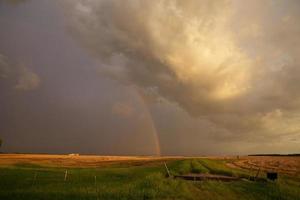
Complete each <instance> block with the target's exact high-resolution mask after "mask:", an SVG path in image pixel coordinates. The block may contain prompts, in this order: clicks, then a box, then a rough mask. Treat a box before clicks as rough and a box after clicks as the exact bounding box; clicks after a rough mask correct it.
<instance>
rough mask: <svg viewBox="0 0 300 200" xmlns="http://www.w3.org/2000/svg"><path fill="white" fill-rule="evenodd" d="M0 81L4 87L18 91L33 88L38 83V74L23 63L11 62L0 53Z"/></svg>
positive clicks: (35, 87)
mask: <svg viewBox="0 0 300 200" xmlns="http://www.w3.org/2000/svg"><path fill="white" fill-rule="evenodd" d="M0 81H1V82H2V84H4V85H6V87H10V88H11V89H16V90H19V91H30V90H35V89H37V88H38V87H39V85H40V78H39V76H38V75H37V74H36V73H34V72H33V71H32V70H31V69H29V68H28V67H26V66H25V65H23V64H15V63H12V62H11V61H10V60H9V59H8V58H7V57H6V56H4V55H1V54H0Z"/></svg>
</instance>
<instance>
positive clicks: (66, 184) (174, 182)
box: [0, 159, 300, 200]
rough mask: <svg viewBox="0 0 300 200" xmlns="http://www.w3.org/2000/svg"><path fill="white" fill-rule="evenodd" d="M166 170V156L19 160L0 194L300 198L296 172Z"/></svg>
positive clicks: (190, 165)
mask: <svg viewBox="0 0 300 200" xmlns="http://www.w3.org/2000/svg"><path fill="white" fill-rule="evenodd" d="M167 164H168V167H169V168H170V171H171V173H173V174H184V173H191V172H193V173H199V172H201V173H218V174H227V175H244V176H247V175H248V172H247V171H243V170H237V169H232V168H229V167H227V166H226V165H225V164H226V162H225V161H222V160H218V161H217V160H209V159H193V160H180V161H170V162H168V163H167ZM66 170H67V176H66ZM165 175H166V171H165V168H164V165H163V163H162V162H160V161H157V162H155V163H153V162H152V163H145V164H144V165H140V166H133V165H131V164H130V163H128V164H124V163H123V164H113V165H109V166H102V167H99V168H89V169H87V168H69V169H67V168H58V167H45V166H39V165H36V164H28V163H18V164H17V165H13V166H6V167H1V168H0V177H1V178H0V199H6V200H10V199H13V200H21V199H32V200H34V199H72V200H76V199H105V200H107V199H114V200H115V199H133V200H134V199H200V200H201V199H214V200H215V199H233V200H234V199H247V200H249V199H250V200H251V199H258V200H260V199H266V200H268V199H270V200H271V199H272V200H273V199H286V200H297V199H300V179H299V178H296V177H294V178H292V177H287V176H280V178H279V180H278V181H276V182H271V181H268V182H252V181H246V180H241V181H234V182H219V181H203V182H195V181H184V180H180V179H172V178H166V177H165ZM65 176H66V181H65Z"/></svg>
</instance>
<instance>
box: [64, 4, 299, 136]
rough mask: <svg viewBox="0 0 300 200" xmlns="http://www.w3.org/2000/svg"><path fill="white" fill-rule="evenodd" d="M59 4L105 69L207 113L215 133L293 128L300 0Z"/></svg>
mask: <svg viewBox="0 0 300 200" xmlns="http://www.w3.org/2000/svg"><path fill="white" fill-rule="evenodd" d="M65 7H66V9H65V16H66V18H67V19H66V23H67V26H68V29H69V31H70V33H71V34H72V35H73V37H75V38H76V39H77V40H78V42H79V43H80V45H81V46H83V47H84V48H85V49H87V50H88V51H89V52H90V53H91V55H93V56H94V57H97V58H98V59H99V60H100V64H99V65H101V66H100V67H99V68H100V71H101V72H102V74H104V75H105V76H107V75H109V76H110V77H111V78H113V79H115V80H118V81H120V83H126V84H132V85H135V86H137V87H139V88H140V89H141V91H142V92H143V93H144V94H146V95H144V96H146V98H147V95H148V96H149V94H150V96H152V97H153V95H154V96H155V97H156V98H157V99H160V98H163V99H165V100H167V101H169V102H172V103H174V104H176V105H177V106H179V107H180V108H181V109H183V110H185V111H186V112H188V113H189V115H190V116H192V117H195V118H205V120H207V121H209V123H211V124H213V126H215V128H216V129H217V130H219V131H217V132H219V134H217V135H218V136H219V137H222V135H223V134H224V132H229V133H230V135H232V133H233V135H234V138H240V137H242V138H243V137H247V138H248V137H249V135H253V137H254V138H256V137H261V136H262V135H263V136H264V137H266V138H268V140H270V139H272V138H277V137H278V136H279V135H282V136H283V137H284V136H287V137H288V135H289V134H292V133H294V137H299V134H298V131H299V130H300V126H299V125H298V119H299V108H300V105H299V103H300V99H299V98H300V94H299V93H298V92H297V91H299V89H300V73H299V72H300V68H299V58H298V55H299V53H300V48H299V46H300V45H299V42H300V39H299V37H298V35H299V33H300V25H299V23H297V20H298V19H299V17H300V16H299V10H300V4H299V2H297V1H288V2H286V1H271V0H265V1H246V2H239V1H227V0H222V1H211V0H202V1H198V0H189V1H179V0H178V1H173V0H172V1H171V0H162V1H139V0H126V1H117V0H112V1H111V0H101V1H93V0H88V1H86V0H76V1H68V2H67V3H66V4H65ZM149 91H150V92H149ZM295 134H296V136H295ZM225 135H226V134H225Z"/></svg>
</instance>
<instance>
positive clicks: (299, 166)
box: [228, 156, 300, 176]
mask: <svg viewBox="0 0 300 200" xmlns="http://www.w3.org/2000/svg"><path fill="white" fill-rule="evenodd" d="M228 166H230V167H236V168H241V169H247V170H257V169H259V168H261V170H262V171H276V172H279V173H283V174H289V175H296V176H300V157H299V156H246V157H241V158H240V159H235V160H233V161H232V162H231V163H228Z"/></svg>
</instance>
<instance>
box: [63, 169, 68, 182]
mask: <svg viewBox="0 0 300 200" xmlns="http://www.w3.org/2000/svg"><path fill="white" fill-rule="evenodd" d="M67 177H68V170H66V172H65V179H64V181H66V180H67Z"/></svg>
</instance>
